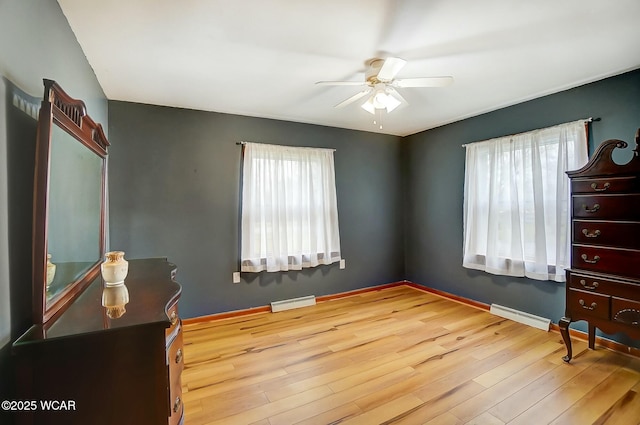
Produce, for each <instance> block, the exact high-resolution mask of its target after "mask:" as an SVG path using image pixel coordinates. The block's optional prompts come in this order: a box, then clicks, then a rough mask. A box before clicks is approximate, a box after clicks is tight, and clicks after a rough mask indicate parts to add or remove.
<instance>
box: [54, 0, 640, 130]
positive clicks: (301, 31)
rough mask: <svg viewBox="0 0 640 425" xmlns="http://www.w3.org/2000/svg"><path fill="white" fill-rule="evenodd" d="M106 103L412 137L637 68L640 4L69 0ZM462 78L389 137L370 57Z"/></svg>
mask: <svg viewBox="0 0 640 425" xmlns="http://www.w3.org/2000/svg"><path fill="white" fill-rule="evenodd" d="M58 3H59V4H60V6H61V7H62V10H63V12H64V14H65V15H66V17H67V19H68V21H69V24H70V25H71V28H72V29H73V31H74V33H75V34H76V37H77V39H78V42H79V43H80V45H81V46H82V49H83V51H84V53H85V55H86V57H87V59H88V61H89V63H90V64H91V66H92V67H93V69H94V71H95V73H96V76H97V78H98V81H99V82H100V85H101V86H102V88H103V90H104V93H105V95H106V96H107V98H108V99H112V100H124V101H131V102H140V103H149V104H156V105H167V106H175V107H183V108H191V109H200V110H206V111H217V112H226V113H232V114H241V115H249V116H256V117H266V118H275V119H281V120H288V121H297V122H304V123H313V124H321V125H327V126H334V127H343V128H351V129H357V130H365V131H373V132H381V133H386V134H395V135H401V136H405V135H408V134H413V133H416V132H419V131H421V130H426V129H429V128H433V127H437V126H440V125H443V124H447V123H450V122H454V121H457V120H460V119H463V118H467V117H470V116H474V115H478V114H480V113H483V112H488V111H491V110H495V109H498V108H501V107H504V106H508V105H512V104H515V103H519V102H522V101H525V100H528V99H532V98H536V97H539V96H542V95H546V94H550V93H554V92H558V91H561V90H564V89H567V88H571V87H575V86H578V85H581V84H584V83H588V82H591V81H596V80H599V79H602V78H605V77H608V76H612V75H616V74H620V73H623V72H625V71H628V70H631V69H636V68H640V25H639V24H638V17H639V16H640V0H612V1H605V0H536V1H525V0H482V1H480V0H406V1H400V0H398V1H393V0H386V1H385V0H321V1H318V0H178V1H176V0H173V1H169V0H129V1H123V0H94V1H87V0H58ZM382 55H391V56H398V57H401V58H403V59H406V60H407V61H408V63H407V65H406V66H405V67H404V68H403V69H402V70H401V71H400V73H399V74H398V75H397V78H412V77H423V76H441V75H451V76H453V77H454V79H455V80H454V83H453V85H451V86H449V87H443V88H405V89H398V91H399V92H401V94H402V95H403V96H404V98H405V99H406V100H407V101H408V103H409V104H408V105H404V104H403V105H401V106H400V107H398V108H397V109H396V110H395V111H393V112H391V113H390V114H388V115H386V116H385V117H384V121H383V129H382V130H380V129H379V128H378V127H377V126H375V125H373V123H372V118H373V116H372V115H370V114H369V113H367V112H366V111H364V110H363V109H362V108H360V107H359V103H361V102H358V103H354V104H351V105H349V106H347V107H345V108H342V109H334V108H333V106H334V105H336V104H337V103H339V102H341V101H342V100H344V99H346V98H347V97H350V96H352V95H353V94H355V93H357V92H358V91H360V90H361V88H359V87H347V86H340V87H329V86H317V85H315V84H314V83H315V82H316V81H320V80H357V81H361V80H364V69H365V65H364V62H365V61H366V60H367V59H370V58H373V57H378V56H382Z"/></svg>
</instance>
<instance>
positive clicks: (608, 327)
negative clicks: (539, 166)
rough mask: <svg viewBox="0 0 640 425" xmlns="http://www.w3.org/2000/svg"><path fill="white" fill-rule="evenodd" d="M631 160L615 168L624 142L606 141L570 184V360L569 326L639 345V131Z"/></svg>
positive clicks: (564, 330)
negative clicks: (582, 323)
mask: <svg viewBox="0 0 640 425" xmlns="http://www.w3.org/2000/svg"><path fill="white" fill-rule="evenodd" d="M635 141H636V147H635V149H634V151H633V157H632V159H631V160H630V161H629V162H627V163H626V164H617V163H615V162H614V160H613V158H612V153H613V151H614V149H616V148H626V147H627V143H626V142H623V141H621V140H607V141H606V142H603V143H602V144H601V145H600V146H599V147H598V149H597V150H596V151H595V152H594V154H593V156H592V158H591V160H590V161H589V162H588V163H587V165H585V166H584V167H582V168H581V169H579V170H576V171H569V172H568V173H567V174H568V175H569V178H570V179H571V208H572V223H571V226H572V242H571V268H570V269H568V270H567V287H566V296H567V297H566V311H565V317H563V318H562V319H560V321H559V327H560V333H561V334H562V338H563V340H564V342H565V344H566V346H567V355H566V356H565V357H564V360H565V361H566V362H568V361H570V360H571V357H572V350H571V339H570V338H569V325H570V324H571V322H575V321H578V320H586V321H587V322H588V324H589V326H588V327H589V348H592V349H593V348H594V344H595V330H596V328H598V329H600V330H602V331H603V332H605V333H607V334H613V333H617V332H624V333H626V334H627V335H629V336H630V337H631V338H634V339H640V156H639V155H640V148H639V146H638V144H639V143H640V129H638V132H637V133H636V140H635Z"/></svg>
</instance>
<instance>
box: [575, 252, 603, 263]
mask: <svg viewBox="0 0 640 425" xmlns="http://www.w3.org/2000/svg"><path fill="white" fill-rule="evenodd" d="M580 258H582V261H584V262H585V263H589V264H595V263H597V262H598V261H600V256H599V255H594V256H593V260H589V257H587V254H582V255H581V256H580Z"/></svg>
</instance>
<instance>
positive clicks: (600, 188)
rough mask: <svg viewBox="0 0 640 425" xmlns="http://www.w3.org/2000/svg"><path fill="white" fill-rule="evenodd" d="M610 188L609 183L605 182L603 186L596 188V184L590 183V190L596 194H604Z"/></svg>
mask: <svg viewBox="0 0 640 425" xmlns="http://www.w3.org/2000/svg"><path fill="white" fill-rule="evenodd" d="M610 187H611V183H609V182H606V183H605V184H603V185H602V187H598V183H591V189H593V190H594V191H596V192H604V191H605V190H607V189H609V188H610Z"/></svg>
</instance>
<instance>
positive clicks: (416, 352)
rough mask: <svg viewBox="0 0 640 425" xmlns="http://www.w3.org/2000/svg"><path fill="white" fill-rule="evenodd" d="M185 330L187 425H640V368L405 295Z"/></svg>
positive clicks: (365, 297) (550, 335)
mask: <svg viewBox="0 0 640 425" xmlns="http://www.w3.org/2000/svg"><path fill="white" fill-rule="evenodd" d="M184 330H185V332H184V352H185V369H184V372H183V375H182V383H183V399H184V406H185V418H186V420H185V423H186V425H204V424H224V425H231V424H256V425H279V424H282V425H292V424H348V425H352V424H364V425H372V424H430V425H436V424H437V425H457V424H474V425H502V424H510V425H511V424H513V425H516V424H518V425H540V424H567V425H586V424H598V425H601V424H619V425H638V424H640V359H638V358H634V357H630V356H625V355H623V354H619V353H615V352H612V351H609V350H606V349H603V348H598V349H596V350H588V349H587V345H586V342H583V341H577V340H576V341H574V346H573V352H574V358H573V360H572V361H571V363H570V364H566V363H564V362H563V361H562V359H561V357H562V356H563V355H564V354H565V352H566V351H565V347H564V344H563V343H562V340H561V337H560V335H559V334H557V333H554V332H544V331H540V330H538V329H534V328H531V327H528V326H525V325H522V324H519V323H515V322H512V321H509V320H506V319H503V318H501V317H497V316H493V315H491V314H489V313H488V312H485V311H483V310H479V309H476V308H473V307H469V306H467V305H463V304H460V303H457V302H454V301H451V300H448V299H445V298H441V297H439V296H436V295H433V294H429V293H426V292H422V291H419V290H417V289H414V288H411V287H407V286H398V287H394V288H389V289H384V290H379V291H372V292H367V293H364V294H360V295H355V296H351V297H346V298H340V299H336V300H332V301H327V302H324V303H320V304H318V305H316V306H313V307H305V308H301V309H296V310H289V311H284V312H279V313H258V314H254V315H250V316H242V317H236V318H229V319H223V320H217V321H213V322H207V323H196V324H191V325H185V327H184Z"/></svg>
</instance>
